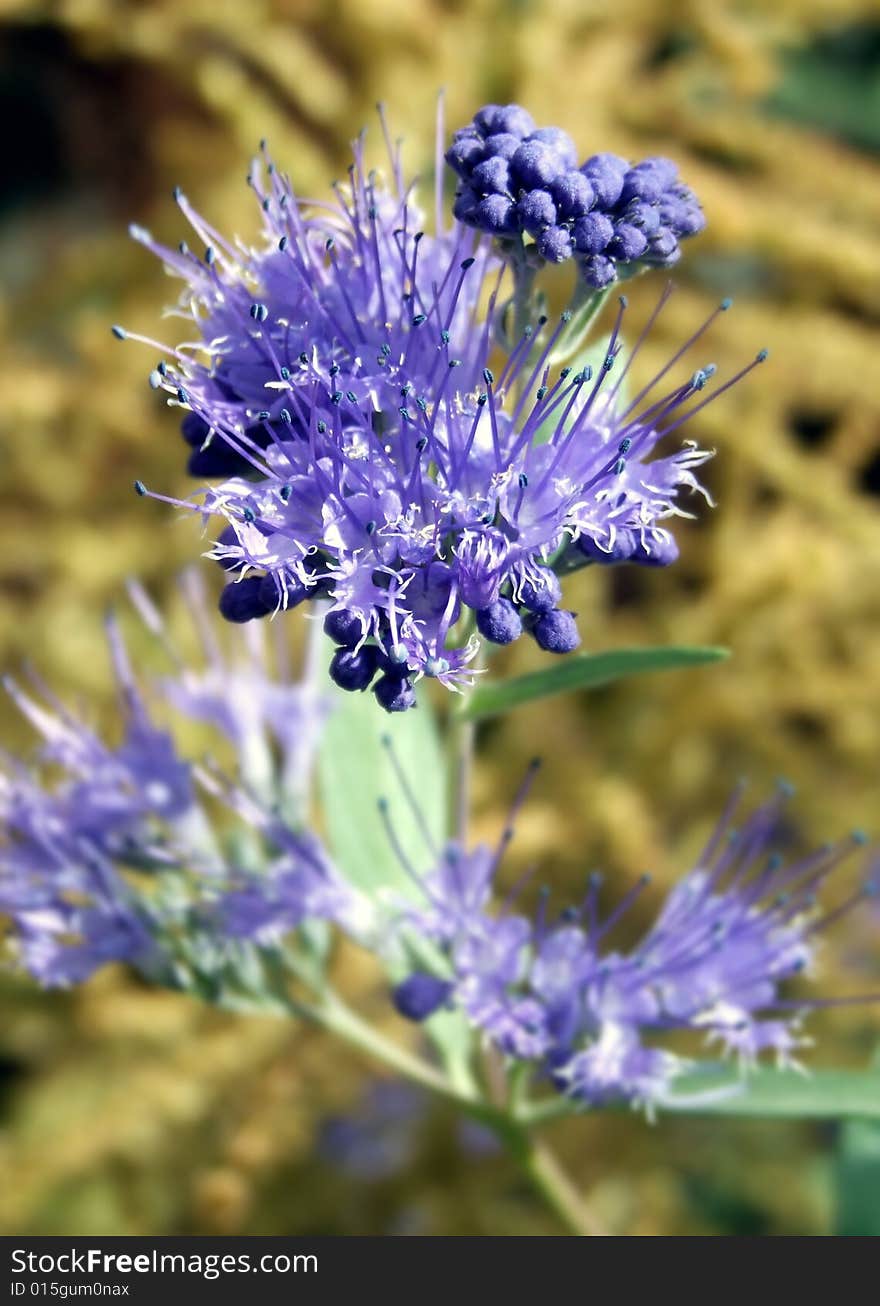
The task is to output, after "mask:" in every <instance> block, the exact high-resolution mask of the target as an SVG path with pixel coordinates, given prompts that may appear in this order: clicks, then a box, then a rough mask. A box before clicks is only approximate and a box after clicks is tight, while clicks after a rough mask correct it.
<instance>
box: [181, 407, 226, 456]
mask: <svg viewBox="0 0 880 1306" xmlns="http://www.w3.org/2000/svg"><path fill="white" fill-rule="evenodd" d="M210 429H211V428H210V426H209V425H208V423H207V422H206V421H205V419H204V418H203V417H199V415H198V413H187V415H186V417H184V419H183V421H182V422H181V423H180V434H181V435H182V436H183V438H184V440H186V442H187V444H188V445H189V446H190V447H191V448H192V449H199V448H201V446H202V445H203V444H204V443H205V439H206V437H207V434H208V432H209V431H210ZM227 448H228V446H227Z"/></svg>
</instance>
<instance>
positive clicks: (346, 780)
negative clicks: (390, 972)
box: [318, 690, 472, 1089]
mask: <svg viewBox="0 0 880 1306" xmlns="http://www.w3.org/2000/svg"><path fill="white" fill-rule="evenodd" d="M383 740H390V743H391V749H392V751H393V754H394V757H395V759H396V761H397V763H398V765H399V767H400V769H401V771H402V772H403V775H404V776H405V777H406V779H407V780H408V781H409V784H410V785H411V786H412V789H413V792H414V796H415V799H416V802H417V803H418V807H419V812H420V813H421V818H422V820H423V822H424V827H425V829H423V828H422V825H421V822H420V820H419V818H418V817H417V816H416V814H415V812H414V811H413V808H412V805H411V804H410V803H409V802H408V801H407V797H406V794H405V792H404V791H403V788H402V786H401V783H400V780H399V778H398V776H397V774H396V772H395V768H394V764H393V762H392V760H391V756H390V754H389V750H388V747H387V746H386V744H385V743H384V742H383ZM318 780H319V786H320V794H321V806H322V810H323V813H324V819H325V822H326V831H327V841H328V844H329V846H330V851H331V853H332V854H333V858H334V861H335V863H336V865H337V866H338V867H339V869H340V870H341V871H342V873H343V874H344V875H345V876H346V877H347V878H348V879H349V881H350V882H351V883H352V884H353V885H355V886H356V887H357V888H358V889H361V890H362V891H363V892H364V893H366V894H368V895H369V896H370V897H371V898H372V899H374V900H375V899H376V897H377V896H379V895H381V894H383V893H384V894H388V893H391V894H395V895H399V894H409V895H412V896H416V895H418V888H417V886H416V885H415V884H414V883H413V881H412V879H411V878H410V876H409V875H408V874H407V872H406V870H405V869H404V867H403V865H402V864H401V861H400V858H399V856H398V855H397V853H396V852H395V850H394V848H393V847H392V845H391V841H390V839H389V837H388V831H387V830H386V827H385V822H384V820H383V819H382V816H381V813H380V811H379V801H380V799H385V800H386V801H387V803H388V816H389V819H390V822H391V825H392V827H393V829H394V836H395V839H396V840H397V843H398V844H399V845H400V848H401V851H402V852H403V854H404V856H405V857H406V858H407V860H408V861H409V862H410V864H411V865H412V866H413V868H414V869H415V870H416V871H422V870H426V869H430V865H431V852H430V849H429V846H428V842H427V840H426V838H425V830H427V833H428V835H429V836H430V838H431V839H432V840H433V842H434V843H435V844H436V846H437V847H438V848H439V847H442V845H443V843H444V842H445V838H446V816H447V802H446V770H445V766H444V759H443V754H442V751H441V748H440V742H439V739H438V734H437V727H436V723H435V721H434V717H433V713H432V711H431V706H430V703H429V701H428V698H427V695H424V694H422V695H421V696H420V697H419V706H418V708H417V709H416V710H415V711H409V712H400V713H397V714H395V715H393V716H389V715H386V714H385V713H384V712H383V711H382V709H381V708H380V707H379V706H378V704H377V703H376V700H375V699H374V698H373V696H372V694H346V693H343V692H342V691H341V690H340V691H339V694H338V699H337V703H336V710H335V711H334V712H333V713H332V714H331V716H330V719H329V721H328V723H327V727H326V729H325V732H324V738H323V743H322V746H321V752H320V756H319V760H318ZM422 957H424V962H423V964H424V965H425V966H429V967H432V968H433V967H434V966H435V965H437V966H440V965H442V959H441V958H438V957H435V956H434V955H433V949H432V945H430V944H429V943H428V942H427V941H423V942H422V945H421V951H420V953H419V960H420V961H421V959H422ZM395 978H402V976H392V977H391V979H392V981H393V979H395ZM425 1028H426V1030H427V1032H428V1034H429V1035H430V1037H431V1038H432V1039H433V1041H434V1043H435V1044H436V1045H437V1047H438V1049H439V1051H440V1054H441V1056H442V1057H443V1061H444V1063H445V1065H446V1068H447V1070H448V1072H449V1074H450V1076H451V1077H452V1079H453V1082H455V1083H457V1084H459V1085H460V1086H462V1087H466V1088H468V1089H470V1088H471V1087H472V1084H471V1080H470V1074H469V1070H468V1063H469V1059H470V1053H471V1047H472V1036H471V1032H470V1029H469V1028H468V1025H467V1022H466V1021H465V1020H464V1017H463V1016H462V1015H461V1013H460V1012H445V1011H443V1012H438V1013H437V1014H436V1015H434V1016H432V1017H431V1019H430V1020H428V1021H426V1022H425Z"/></svg>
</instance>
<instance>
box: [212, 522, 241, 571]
mask: <svg viewBox="0 0 880 1306" xmlns="http://www.w3.org/2000/svg"><path fill="white" fill-rule="evenodd" d="M217 543H218V544H224V545H226V546H227V547H229V545H232V544H238V536H237V535H236V533H235V527H234V526H224V527H223V530H222V531H221V532H220V534H219V535H218V536H217ZM217 561H218V562H219V564H220V566H221V567H222V568H223V570H224V571H235V570H236V569H237V568H238V566H239V565H240V563H239V560H238V559H237V558H218V559H217Z"/></svg>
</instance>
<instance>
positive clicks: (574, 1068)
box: [393, 793, 871, 1111]
mask: <svg viewBox="0 0 880 1306" xmlns="http://www.w3.org/2000/svg"><path fill="white" fill-rule="evenodd" d="M738 799H739V794H737V795H735V797H734V799H733V800H732V801H731V803H730V804H729V805H728V808H727V810H726V811H725V813H724V815H723V816H722V818H721V820H720V822H719V824H718V826H717V828H716V830H715V832H714V834H713V835H712V838H711V839H710V841H709V844H708V846H707V847H706V849H705V851H704V852H703V854H702V856H701V857H700V858H699V861H698V862H697V865H696V866H695V867H694V868H693V869H692V870H691V871H690V872H689V873H688V874H687V875H685V876H684V878H683V879H682V880H680V881H679V882H678V883H677V884H676V885H675V887H674V888H673V889H672V890H671V891H670V892H669V894H668V895H667V897H666V900H665V902H664V903H663V904H662V906H661V908H660V911H659V913H658V915H657V917H656V919H655V922H654V924H653V925H652V926H651V927H650V928H649V929H648V931H647V932H646V933H645V934H644V935H643V936H642V938H641V939H640V940H639V941H638V942H637V943H636V944H635V946H633V947H632V948H630V949H629V950H627V951H617V950H615V949H614V948H613V947H611V946H609V942H608V940H609V937H610V936H611V933H612V930H613V929H614V927H615V926H616V925H617V924H618V922H619V921H620V919H621V918H622V916H623V915H624V914H625V913H626V912H627V911H628V910H629V908H630V907H631V906H632V904H633V903H634V902H635V900H636V898H637V897H638V896H639V895H640V894H641V893H642V891H643V890H644V889H645V887H646V886H647V884H648V882H649V877H647V876H646V877H643V878H642V879H641V880H640V881H639V882H638V883H637V885H636V886H635V887H634V888H633V889H632V890H631V891H630V893H629V894H627V895H625V896H624V897H623V898H622V900H621V901H620V902H619V903H618V904H617V905H616V907H615V908H614V909H613V910H612V911H611V912H610V914H609V915H607V916H605V917H604V919H603V917H602V915H601V913H600V910H599V899H600V893H601V877H597V876H592V877H591V878H590V881H589V885H588V888H587V892H586V895H585V898H584V900H583V902H582V903H581V904H580V905H579V906H577V907H575V908H572V909H568V910H566V911H565V912H563V913H562V915H561V916H560V917H558V918H557V919H555V920H552V919H550V917H549V915H548V912H547V902H546V899H543V900H542V903H541V907H540V909H539V912H538V916H537V919H535V920H530V919H527V918H526V917H525V916H522V915H517V914H514V912H513V911H512V910H511V903H510V901H508V903H507V904H506V906H505V907H503V908H502V909H501V910H500V911H497V912H492V911H491V910H490V898H491V895H492V890H493V883H494V879H495V874H496V871H497V868H498V862H499V859H500V855H501V852H502V851H503V848H504V847H505V846H506V839H505V840H503V841H502V844H501V845H500V847H499V849H498V850H495V851H493V850H490V849H487V848H484V847H478V848H476V849H475V850H474V851H472V852H467V851H466V850H464V849H463V848H462V847H460V846H459V845H457V844H449V845H448V846H447V847H446V849H445V851H444V852H443V854H442V857H441V858H440V861H439V865H437V866H436V868H435V869H434V870H433V871H432V872H431V873H430V874H428V875H426V876H425V877H423V878H422V879H421V886H422V889H423V893H424V905H422V906H420V907H417V908H415V909H414V908H411V907H407V908H405V909H404V910H403V911H402V913H401V916H400V920H399V923H398V928H399V930H400V938H401V940H402V941H403V946H404V948H406V946H407V942H406V941H407V938H408V937H410V938H411V937H413V935H415V937H421V938H427V939H429V940H430V941H431V942H432V943H433V944H434V945H436V946H437V948H438V949H439V955H440V956H441V957H442V959H443V964H442V966H441V967H439V968H438V970H437V972H436V973H429V972H428V971H426V970H425V969H424V968H423V967H419V968H418V969H414V970H413V973H411V974H410V975H409V977H408V978H406V979H405V980H403V981H402V982H401V983H400V984H399V985H398V986H397V987H396V989H395V990H394V995H393V996H394V1001H395V1005H396V1007H397V1009H398V1010H399V1011H400V1012H401V1014H403V1015H404V1016H406V1017H408V1018H409V1019H412V1020H423V1019H425V1018H427V1017H428V1016H429V1015H431V1014H432V1013H433V1012H434V1011H436V1010H438V1009H439V1008H441V1007H443V1006H447V1005H451V1006H455V1007H457V1008H459V1009H461V1010H462V1011H463V1012H464V1013H465V1014H466V1015H467V1017H468V1019H469V1020H470V1021H471V1022H472V1023H473V1024H474V1025H476V1026H477V1027H478V1028H479V1029H480V1030H482V1031H483V1033H484V1035H485V1037H486V1038H487V1039H488V1041H489V1042H490V1043H491V1044H492V1045H493V1046H495V1047H496V1048H497V1049H498V1050H499V1051H500V1052H501V1053H503V1054H504V1055H505V1056H507V1057H509V1058H512V1059H514V1060H521V1061H527V1062H531V1063H533V1064H534V1066H535V1068H536V1070H538V1071H539V1072H541V1073H542V1074H543V1076H544V1077H546V1078H547V1079H549V1080H550V1081H551V1082H552V1083H553V1084H554V1085H555V1086H556V1087H557V1088H558V1089H559V1091H560V1092H562V1093H564V1094H566V1095H568V1096H569V1097H571V1098H572V1099H574V1100H575V1101H577V1102H579V1103H582V1104H584V1105H585V1106H602V1105H605V1104H607V1103H610V1102H618V1101H626V1102H630V1103H631V1104H633V1105H638V1106H643V1107H645V1108H646V1109H648V1110H649V1111H650V1110H652V1109H653V1108H655V1107H657V1106H662V1104H663V1102H664V1100H666V1099H667V1098H668V1096H669V1094H670V1092H671V1090H672V1088H673V1084H674V1081H675V1079H676V1078H677V1077H678V1076H679V1075H680V1074H681V1073H682V1072H683V1071H684V1070H686V1069H687V1066H688V1062H687V1061H686V1060H685V1059H683V1058H682V1057H681V1056H680V1055H679V1054H677V1053H674V1052H672V1051H670V1050H668V1049H667V1048H665V1047H664V1046H663V1045H662V1040H663V1038H664V1037H665V1036H668V1035H669V1034H670V1033H672V1032H673V1031H676V1030H691V1031H696V1032H697V1033H701V1034H703V1035H705V1036H706V1037H707V1038H708V1040H709V1041H710V1042H716V1043H718V1044H720V1046H721V1048H722V1050H723V1051H724V1052H725V1053H728V1054H733V1055H735V1056H737V1057H738V1058H739V1059H740V1060H741V1061H742V1062H743V1063H744V1064H746V1065H751V1064H753V1063H754V1062H755V1061H756V1059H757V1058H758V1057H759V1055H760V1054H761V1053H763V1052H771V1053H774V1054H775V1056H776V1058H777V1060H778V1062H779V1063H780V1064H782V1065H786V1066H790V1065H793V1064H795V1056H796V1053H797V1050H798V1048H799V1047H801V1046H803V1045H804V1044H805V1042H806V1040H804V1038H803V1037H802V1035H801V1033H800V1028H801V1022H802V1018H803V1015H804V1013H805V1012H806V1011H807V1010H808V1009H809V1008H810V1006H812V1005H814V1002H813V1001H811V1000H810V999H807V998H805V999H803V1000H801V999H793V998H790V997H788V996H787V995H786V993H785V986H786V984H787V982H788V981H790V980H793V979H795V978H796V977H798V976H801V975H804V974H806V973H808V972H809V971H810V970H811V968H812V965H813V962H814V959H815V955H816V949H817V943H818V935H819V932H820V931H821V929H822V928H823V926H824V925H826V924H827V923H829V922H830V921H831V920H833V919H836V918H837V917H839V916H840V915H841V914H842V912H843V911H845V910H847V909H848V908H850V907H851V906H853V905H854V904H855V902H857V901H858V900H859V899H861V898H863V897H864V896H865V895H866V894H867V893H868V892H871V886H870V885H869V886H866V887H865V888H863V889H861V890H860V891H859V892H857V893H856V894H855V895H854V896H853V897H852V898H850V899H849V900H848V901H847V902H846V903H844V904H842V905H841V906H839V907H838V908H837V909H835V910H834V911H833V912H831V913H830V914H828V915H826V916H823V915H822V914H821V912H820V910H819V908H818V907H817V906H816V893H817V890H818V889H819V887H820V885H821V884H822V883H823V882H824V881H825V879H826V878H827V877H828V876H829V874H830V873H831V871H832V870H833V869H834V868H835V866H836V865H837V864H838V863H839V862H840V861H841V860H842V859H843V858H844V857H845V856H847V855H848V854H849V853H850V852H851V851H852V849H853V848H854V847H855V846H856V845H857V844H858V843H860V842H862V840H861V837H860V836H853V839H852V840H850V841H848V842H846V843H844V844H841V845H840V846H838V847H825V848H822V849H820V850H819V851H818V852H816V853H814V854H812V855H810V856H807V857H803V858H800V859H797V860H795V861H793V862H791V863H786V862H785V861H784V860H783V858H782V857H781V856H780V855H779V854H778V852H777V851H776V850H775V844H776V842H777V835H778V833H779V827H780V815H781V809H782V804H783V802H784V794H783V793H780V794H779V796H777V797H776V798H774V799H773V800H771V801H770V802H768V803H766V804H765V805H764V806H762V807H760V808H758V809H757V810H756V811H754V812H753V813H752V814H751V815H750V816H748V817H747V818H746V819H745V821H744V822H743V824H742V826H741V827H740V828H739V829H736V830H735V829H733V828H732V825H731V821H732V817H733V813H734V809H735V807H736V804H737V801H738Z"/></svg>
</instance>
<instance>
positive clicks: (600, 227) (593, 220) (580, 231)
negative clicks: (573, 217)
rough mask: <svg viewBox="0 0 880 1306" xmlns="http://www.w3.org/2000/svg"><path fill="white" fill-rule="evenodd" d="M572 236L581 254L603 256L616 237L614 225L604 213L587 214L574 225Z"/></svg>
mask: <svg viewBox="0 0 880 1306" xmlns="http://www.w3.org/2000/svg"><path fill="white" fill-rule="evenodd" d="M572 234H573V236H574V243H575V248H576V249H577V250H578V251H579V252H580V253H581V254H601V253H602V250H603V249H604V248H605V246H606V245H607V244H608V242H609V241H610V240H611V239H612V237H613V236H614V223H613V222H612V221H611V219H610V218H609V217H607V215H606V214H604V213H598V212H593V213H585V214H584V216H583V217H582V218H578V220H577V222H576V223H575V224H574V229H573V232H572Z"/></svg>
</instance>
